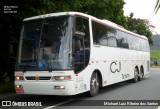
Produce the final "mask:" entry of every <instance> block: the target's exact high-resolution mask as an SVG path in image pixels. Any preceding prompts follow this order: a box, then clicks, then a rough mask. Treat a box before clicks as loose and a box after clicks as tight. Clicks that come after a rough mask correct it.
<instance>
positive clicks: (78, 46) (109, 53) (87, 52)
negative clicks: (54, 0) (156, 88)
mask: <svg viewBox="0 0 160 109" xmlns="http://www.w3.org/2000/svg"><path fill="white" fill-rule="evenodd" d="M18 49H19V50H18V56H17V57H18V58H17V64H16V68H15V90H16V93H17V94H37V95H41V94H42V95H76V94H80V93H83V92H88V94H89V95H90V96H95V95H97V94H98V91H99V88H101V87H104V86H108V85H111V84H115V83H118V82H122V81H126V80H131V79H132V80H133V81H134V82H137V81H138V80H142V79H143V77H145V76H147V75H148V74H149V69H150V65H149V63H150V51H149V44H148V39H147V38H146V37H145V36H141V35H138V34H135V33H133V32H130V31H128V30H125V29H124V28H122V27H120V26H118V25H117V24H115V23H112V22H110V21H107V20H101V19H98V18H95V17H93V16H90V15H87V14H83V13H80V12H60V13H51V14H45V15H40V16H35V17H30V18H26V19H24V20H23V26H22V30H21V34H20V43H19V48H18Z"/></svg>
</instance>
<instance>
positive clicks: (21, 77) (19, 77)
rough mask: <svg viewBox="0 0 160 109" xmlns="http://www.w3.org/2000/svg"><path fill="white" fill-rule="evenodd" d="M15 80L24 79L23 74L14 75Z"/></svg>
mask: <svg viewBox="0 0 160 109" xmlns="http://www.w3.org/2000/svg"><path fill="white" fill-rule="evenodd" d="M15 80H17V81H19V80H24V78H23V76H15Z"/></svg>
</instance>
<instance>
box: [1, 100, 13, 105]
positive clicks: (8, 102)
mask: <svg viewBox="0 0 160 109" xmlns="http://www.w3.org/2000/svg"><path fill="white" fill-rule="evenodd" d="M2 106H11V101H2Z"/></svg>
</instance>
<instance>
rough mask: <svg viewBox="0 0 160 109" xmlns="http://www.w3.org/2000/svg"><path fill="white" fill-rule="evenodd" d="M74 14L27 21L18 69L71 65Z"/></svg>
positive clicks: (23, 31) (60, 68)
mask: <svg viewBox="0 0 160 109" xmlns="http://www.w3.org/2000/svg"><path fill="white" fill-rule="evenodd" d="M72 26H73V24H72V17H71V16H60V17H50V18H44V19H39V20H38V19H37V20H30V21H25V22H24V25H23V28H22V32H21V38H20V44H19V53H18V54H19V55H18V64H17V67H16V68H17V70H25V71H26V70H63V69H72V65H71V61H72V55H71V52H72V43H71V42H72V36H71V35H72Z"/></svg>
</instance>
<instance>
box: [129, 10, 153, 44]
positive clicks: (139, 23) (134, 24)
mask: <svg viewBox="0 0 160 109" xmlns="http://www.w3.org/2000/svg"><path fill="white" fill-rule="evenodd" d="M133 16H134V14H133V13H131V14H130V16H129V17H127V23H128V28H127V29H128V30H130V31H133V32H135V33H137V34H140V35H144V36H146V37H147V38H148V40H149V43H150V44H153V40H152V35H153V34H152V32H151V31H150V29H149V25H147V24H146V23H145V20H144V19H139V18H133Z"/></svg>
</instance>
